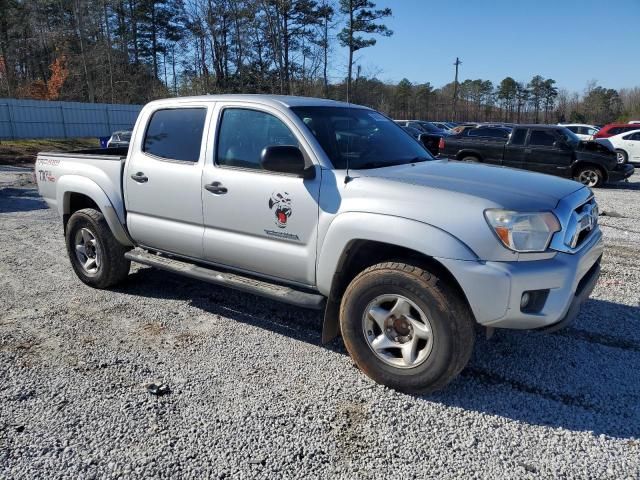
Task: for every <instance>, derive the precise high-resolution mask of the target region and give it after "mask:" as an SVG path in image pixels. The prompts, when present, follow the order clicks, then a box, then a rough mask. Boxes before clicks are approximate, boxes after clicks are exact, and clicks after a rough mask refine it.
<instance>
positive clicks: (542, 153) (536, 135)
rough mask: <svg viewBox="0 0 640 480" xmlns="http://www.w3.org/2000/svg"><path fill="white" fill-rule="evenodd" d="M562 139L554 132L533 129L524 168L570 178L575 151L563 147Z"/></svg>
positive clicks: (526, 151)
mask: <svg viewBox="0 0 640 480" xmlns="http://www.w3.org/2000/svg"><path fill="white" fill-rule="evenodd" d="M561 140H562V139H561V138H560V137H559V136H557V135H556V134H555V132H554V131H553V130H548V129H546V130H543V129H540V130H538V129H531V133H530V134H529V142H528V143H527V148H526V149H525V159H524V160H525V164H524V168H525V169H527V170H531V171H534V172H540V173H548V174H550V175H563V176H569V175H570V172H571V165H572V163H573V150H571V149H570V148H568V147H562V146H561V145H560V144H559V143H558V142H559V141H561Z"/></svg>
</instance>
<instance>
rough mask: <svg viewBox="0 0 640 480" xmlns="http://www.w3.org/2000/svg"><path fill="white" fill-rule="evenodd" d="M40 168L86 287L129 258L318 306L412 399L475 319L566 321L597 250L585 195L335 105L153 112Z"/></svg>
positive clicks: (158, 106) (208, 102)
mask: <svg viewBox="0 0 640 480" xmlns="http://www.w3.org/2000/svg"><path fill="white" fill-rule="evenodd" d="M522 131H524V132H525V134H526V138H527V139H528V138H529V136H530V135H529V129H523V130H522ZM516 133H518V130H516ZM532 133H533V132H532ZM447 141H448V140H447ZM525 146H527V147H529V148H533V145H532V144H531V141H530V140H525ZM504 148H511V145H507V146H506V147H504ZM498 150H499V149H498ZM614 161H615V160H614ZM36 174H37V179H38V188H39V191H40V194H41V195H42V197H44V199H45V200H46V201H47V203H48V204H49V206H50V207H51V208H53V209H55V210H57V212H58V213H59V215H60V221H61V226H62V227H63V229H64V237H65V241H66V248H67V252H68V255H69V259H70V263H71V266H72V268H73V270H74V271H75V273H76V275H77V276H78V278H79V279H80V280H81V281H82V282H84V283H85V284H87V285H89V286H91V287H94V288H109V287H112V286H114V285H116V284H118V283H121V282H125V281H126V279H127V275H128V273H129V268H130V264H131V262H138V263H140V264H143V265H148V266H151V267H155V268H158V269H162V270H166V271H169V272H173V273H176V274H179V275H184V276H187V277H191V278H195V279H200V280H203V281H206V282H210V283H211V284H215V285H218V286H223V287H230V288H236V289H239V290H242V291H244V292H247V294H254V295H260V296H262V297H267V298H270V299H273V300H277V301H281V302H287V303H290V304H293V305H297V306H299V307H307V308H315V309H324V326H323V333H322V338H323V340H324V341H325V342H326V341H330V340H332V339H333V338H334V337H336V336H338V335H341V336H342V338H343V341H344V343H345V345H346V348H347V350H348V352H349V354H350V355H351V357H352V358H353V360H354V362H355V363H356V365H357V366H358V367H359V368H360V369H361V370H362V371H363V372H364V373H365V374H367V375H369V376H370V377H371V378H373V379H374V380H375V381H377V382H379V383H382V384H385V385H388V386H390V387H393V388H396V389H399V390H403V391H409V392H426V391H432V390H435V389H438V388H441V387H443V386H444V385H446V384H447V382H449V381H450V380H451V379H452V378H454V377H455V376H456V375H457V374H458V373H459V372H460V371H461V370H462V369H463V368H464V367H465V365H466V363H467V361H468V360H469V357H470V355H471V353H472V349H473V345H474V339H475V331H476V327H477V326H483V327H487V328H490V329H493V328H510V329H557V328H561V327H562V326H564V325H566V324H567V323H569V322H571V321H572V320H573V319H574V318H575V317H576V316H577V314H578V311H579V309H580V305H581V304H582V303H583V302H584V300H585V299H586V298H587V297H588V296H589V295H590V293H591V291H592V289H593V287H594V285H595V283H596V281H597V279H598V275H599V271H600V259H601V256H602V252H603V242H602V234H601V231H600V228H599V227H598V206H597V204H596V200H595V198H594V196H593V193H592V192H591V190H590V189H589V188H588V187H586V186H584V185H582V184H581V183H578V182H574V181H572V180H565V179H562V178H557V177H552V176H549V175H541V174H536V173H530V172H525V171H522V170H515V169H508V168H500V167H496V166H487V165H480V164H474V163H467V162H458V161H448V160H436V159H434V158H433V157H432V156H431V154H430V153H429V152H428V151H427V150H426V148H425V147H424V146H423V145H422V144H420V143H419V142H417V141H416V140H415V139H414V138H412V137H411V136H410V135H409V134H407V133H406V132H405V131H404V130H403V129H402V128H401V127H400V126H398V125H396V124H395V123H394V122H393V121H391V120H390V119H388V118H387V117H386V116H384V115H382V114H380V113H379V112H376V111H374V110H371V109H369V108H366V107H361V106H355V105H352V104H346V103H340V102H335V101H330V100H320V99H313V98H301V97H286V96H264V95H219V96H217V95H212V96H203V97H193V98H174V99H168V100H160V101H154V102H151V103H149V104H148V105H146V106H145V107H144V108H143V109H142V111H141V113H140V115H139V117H138V120H137V122H136V125H135V127H134V129H133V132H132V135H131V141H130V144H129V146H128V147H124V148H121V149H105V150H87V151H79V152H70V153H46V152H44V153H40V154H39V155H38V158H37V162H36Z"/></svg>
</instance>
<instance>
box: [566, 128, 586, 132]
mask: <svg viewBox="0 0 640 480" xmlns="http://www.w3.org/2000/svg"><path fill="white" fill-rule="evenodd" d="M567 128H568V129H569V130H571V131H572V132H573V133H582V132H581V131H580V127H567Z"/></svg>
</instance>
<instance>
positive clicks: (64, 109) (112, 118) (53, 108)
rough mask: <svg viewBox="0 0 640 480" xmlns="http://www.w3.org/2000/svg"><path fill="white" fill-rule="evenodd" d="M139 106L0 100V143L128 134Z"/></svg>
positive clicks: (140, 106)
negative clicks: (117, 131) (117, 133)
mask: <svg viewBox="0 0 640 480" xmlns="http://www.w3.org/2000/svg"><path fill="white" fill-rule="evenodd" d="M141 109H142V105H112V104H108V103H80V102H48V101H43V100H14V99H6V98H0V140H13V139H18V138H80V137H108V136H110V135H111V133H112V132H114V131H116V130H131V129H132V128H133V125H134V123H135V121H136V118H137V116H138V113H140V110H141Z"/></svg>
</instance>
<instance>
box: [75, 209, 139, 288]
mask: <svg viewBox="0 0 640 480" xmlns="http://www.w3.org/2000/svg"><path fill="white" fill-rule="evenodd" d="M65 240H66V244H67V253H68V254H69V260H70V261H71V266H72V267H73V270H74V271H75V272H76V275H77V276H78V278H79V279H80V280H82V281H83V282H84V283H86V284H87V285H89V286H91V287H95V288H107V287H111V286H113V285H116V284H117V283H119V282H121V281H122V280H124V279H125V278H126V277H127V275H128V274H129V267H130V266H131V262H130V261H129V260H127V259H126V258H124V254H125V252H126V251H127V248H126V247H125V246H123V245H121V244H120V243H119V242H118V241H117V240H116V239H115V237H114V236H113V234H112V233H111V230H110V229H109V225H108V224H107V221H106V220H105V218H104V215H102V213H101V212H99V211H97V210H94V209H93V208H84V209H82V210H78V211H77V212H75V213H74V214H73V215H71V218H69V222H68V223H67V229H66V233H65Z"/></svg>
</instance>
